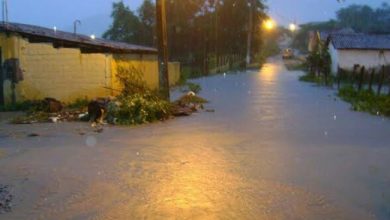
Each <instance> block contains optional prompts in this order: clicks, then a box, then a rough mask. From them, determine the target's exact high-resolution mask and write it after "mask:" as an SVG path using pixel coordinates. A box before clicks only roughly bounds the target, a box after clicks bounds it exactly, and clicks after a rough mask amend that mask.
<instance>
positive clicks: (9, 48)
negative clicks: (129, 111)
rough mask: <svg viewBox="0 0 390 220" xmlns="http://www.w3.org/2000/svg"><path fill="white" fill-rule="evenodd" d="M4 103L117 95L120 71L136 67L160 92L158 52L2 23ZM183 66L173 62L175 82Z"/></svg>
mask: <svg viewBox="0 0 390 220" xmlns="http://www.w3.org/2000/svg"><path fill="white" fill-rule="evenodd" d="M0 51H1V52H0V55H1V58H0V60H1V64H2V67H3V68H1V70H2V71H1V74H0V105H1V104H4V103H10V102H15V101H16V102H18V101H23V100H33V99H42V98H44V97H53V98H56V99H59V100H61V101H64V102H70V101H73V100H75V99H76V98H83V97H89V98H94V97H100V96H108V95H115V93H118V91H119V90H120V84H119V81H118V79H117V77H116V73H117V69H118V67H125V68H126V67H130V66H133V67H135V68H137V69H139V70H141V71H142V73H143V76H142V78H143V80H144V81H145V82H146V84H147V85H148V86H149V87H150V88H151V89H158V86H159V74H158V57H157V50H156V49H154V48H150V47H144V46H139V45H132V44H126V43H120V42H114V41H109V40H103V39H98V38H95V37H94V36H91V37H89V36H85V35H79V34H74V33H68V32H63V31H58V30H56V29H48V28H43V27H38V26H33V25H26V24H17V23H0ZM178 66H179V64H177V63H176V64H172V63H171V64H169V69H170V70H172V71H170V78H171V79H170V83H171V84H173V83H175V81H177V80H178V78H179V75H180V68H179V67H178Z"/></svg>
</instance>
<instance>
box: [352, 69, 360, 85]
mask: <svg viewBox="0 0 390 220" xmlns="http://www.w3.org/2000/svg"><path fill="white" fill-rule="evenodd" d="M358 68H359V64H355V65H354V66H353V71H352V76H351V77H352V80H351V83H352V87H354V84H355V78H356V72H357V69H358Z"/></svg>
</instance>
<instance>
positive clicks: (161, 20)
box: [156, 0, 169, 100]
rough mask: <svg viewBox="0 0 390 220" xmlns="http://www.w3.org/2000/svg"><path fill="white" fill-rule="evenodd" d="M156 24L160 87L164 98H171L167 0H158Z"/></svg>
mask: <svg viewBox="0 0 390 220" xmlns="http://www.w3.org/2000/svg"><path fill="white" fill-rule="evenodd" d="M156 25H157V41H158V66H159V78H160V89H161V91H162V93H163V96H164V98H166V99H167V100H169V75H168V39H167V38H168V37H167V17H166V8H165V0H156Z"/></svg>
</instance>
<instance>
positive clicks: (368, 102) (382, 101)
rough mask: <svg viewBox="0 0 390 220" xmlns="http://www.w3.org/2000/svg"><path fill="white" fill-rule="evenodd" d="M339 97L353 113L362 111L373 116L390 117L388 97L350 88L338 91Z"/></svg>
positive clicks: (389, 97) (389, 99)
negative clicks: (349, 104)
mask: <svg viewBox="0 0 390 220" xmlns="http://www.w3.org/2000/svg"><path fill="white" fill-rule="evenodd" d="M338 95H339V97H340V98H342V99H343V100H344V101H347V102H349V103H351V105H352V109H353V110H354V111H364V112H369V113H371V114H375V115H378V114H380V115H385V116H390V96H388V95H376V94H375V93H374V92H372V91H368V90H364V91H360V92H359V91H357V90H356V89H355V88H353V87H352V86H347V87H343V88H341V89H340V90H339V93H338Z"/></svg>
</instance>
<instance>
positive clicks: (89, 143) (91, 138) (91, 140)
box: [85, 136, 97, 147]
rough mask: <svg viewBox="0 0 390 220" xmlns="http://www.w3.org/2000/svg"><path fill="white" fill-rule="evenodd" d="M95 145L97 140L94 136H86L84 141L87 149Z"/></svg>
mask: <svg viewBox="0 0 390 220" xmlns="http://www.w3.org/2000/svg"><path fill="white" fill-rule="evenodd" d="M96 143H97V140H96V138H95V137H94V136H88V137H87V138H86V139H85V144H86V145H87V146H88V147H94V146H95V145H96Z"/></svg>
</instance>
